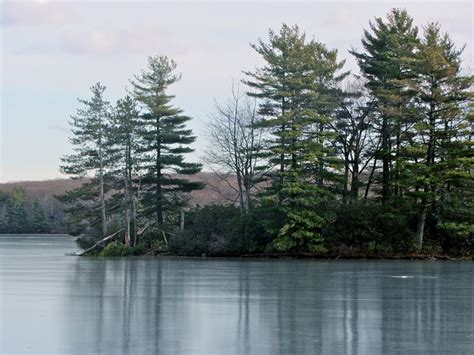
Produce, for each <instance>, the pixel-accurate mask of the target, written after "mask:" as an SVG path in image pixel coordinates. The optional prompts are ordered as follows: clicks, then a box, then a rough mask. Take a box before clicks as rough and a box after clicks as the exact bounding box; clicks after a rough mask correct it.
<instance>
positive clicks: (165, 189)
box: [132, 56, 202, 227]
mask: <svg viewBox="0 0 474 355" xmlns="http://www.w3.org/2000/svg"><path fill="white" fill-rule="evenodd" d="M175 69H176V63H175V62H174V61H173V60H171V59H169V58H167V57H165V56H155V57H149V59H148V68H147V70H145V71H142V73H141V74H140V75H138V76H136V77H135V80H134V81H132V85H133V96H134V98H135V100H136V101H137V102H138V103H139V104H140V105H141V108H142V109H143V113H142V114H141V115H140V118H139V122H138V125H139V129H140V140H139V148H138V151H139V152H140V153H141V154H143V161H142V163H143V169H145V170H146V173H145V175H144V176H143V180H142V182H143V187H144V189H143V206H144V213H145V215H146V216H148V217H152V218H153V219H154V220H155V221H156V224H157V226H158V227H160V226H161V225H163V223H164V222H165V214H167V216H172V214H173V212H176V210H177V209H179V208H181V207H182V206H184V204H185V202H186V200H185V198H184V197H185V196H183V193H187V192H191V191H192V190H195V189H200V188H202V184H201V183H198V182H192V181H190V180H189V179H187V178H185V177H183V176H189V175H193V174H196V173H198V172H199V171H200V170H201V164H197V163H190V162H186V161H185V158H184V157H185V156H184V155H185V154H187V153H191V152H192V151H193V149H192V148H191V147H189V145H190V144H191V143H192V142H194V140H195V137H194V136H193V135H192V131H191V130H190V129H187V128H186V123H187V122H188V121H189V120H190V119H191V117H188V116H185V115H183V111H182V110H181V109H179V108H176V107H174V106H172V105H171V101H172V99H173V98H174V96H172V95H170V94H168V93H167V90H168V87H169V86H170V85H172V84H174V83H176V82H177V81H178V80H179V79H180V77H181V76H180V75H176V74H174V72H175ZM176 174H178V175H176Z"/></svg>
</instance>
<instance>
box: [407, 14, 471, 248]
mask: <svg viewBox="0 0 474 355" xmlns="http://www.w3.org/2000/svg"><path fill="white" fill-rule="evenodd" d="M418 48H419V50H418V53H417V62H416V73H417V80H416V89H417V92H418V95H417V109H418V111H417V113H418V117H419V120H418V122H417V125H416V133H417V137H416V140H415V142H414V144H413V146H412V149H411V153H412V161H411V164H409V165H408V166H407V169H405V175H406V176H407V177H408V178H413V177H416V179H415V182H414V183H412V184H407V185H408V186H407V187H408V188H409V189H410V190H411V191H410V192H412V193H411V195H413V196H414V197H415V198H416V199H418V200H419V221H418V230H417V234H418V243H419V247H420V248H421V247H422V244H423V234H424V224H425V219H426V216H427V213H428V218H429V220H430V221H431V222H432V223H431V224H432V225H433V226H435V225H437V224H438V223H441V224H443V223H444V225H448V224H449V223H451V222H454V221H457V222H461V223H462V222H468V221H469V220H471V222H469V223H470V225H471V229H472V228H473V227H472V226H474V221H473V220H472V218H473V217H474V215H473V214H470V215H468V214H466V213H465V212H462V211H472V207H473V205H472V203H469V201H472V194H473V192H474V191H473V182H474V177H473V175H472V169H473V162H474V153H473V141H472V132H473V130H472V128H473V127H472V121H470V119H469V113H468V112H469V104H470V103H471V104H472V92H470V88H471V86H472V83H473V77H472V76H465V75H463V74H462V72H461V57H460V56H461V53H462V49H461V50H459V49H456V47H455V44H454V42H453V41H452V40H451V39H450V38H449V36H448V35H447V34H443V33H442V32H441V28H440V26H439V25H438V24H437V23H430V24H428V26H426V28H425V31H424V36H423V39H422V41H421V43H420V45H419V47H418ZM466 112H467V113H468V114H466ZM409 181H410V180H409ZM413 191H414V193H413ZM449 210H451V211H450V212H448V211H449ZM453 211H457V213H458V214H459V216H462V215H463V216H464V217H461V218H458V217H454V216H455V215H456V213H453ZM446 212H447V213H446ZM453 217H454V218H453ZM451 226H453V227H454V225H452V224H451Z"/></svg>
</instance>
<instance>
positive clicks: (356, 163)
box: [331, 80, 379, 203]
mask: <svg viewBox="0 0 474 355" xmlns="http://www.w3.org/2000/svg"><path fill="white" fill-rule="evenodd" d="M362 85H363V84H362V82H360V81H354V80H353V81H350V82H349V83H348V85H347V88H346V91H345V93H344V96H343V98H342V99H341V104H340V107H339V108H338V109H337V110H336V116H335V119H334V122H333V123H331V126H332V128H333V129H334V131H335V132H336V133H337V136H336V138H335V139H334V141H333V144H334V146H335V148H336V151H337V152H338V153H339V154H340V155H341V157H342V159H343V161H344V184H343V193H342V196H343V202H344V203H347V202H348V200H349V198H350V201H352V202H354V201H356V200H357V199H358V198H359V190H360V188H361V187H362V186H363V183H362V181H361V178H360V177H361V175H362V174H363V173H364V172H365V171H367V170H368V168H369V164H371V162H372V161H373V163H372V172H371V174H370V175H369V178H368V179H367V180H368V181H367V182H366V188H368V187H370V183H371V178H370V176H371V175H372V173H373V172H374V171H375V169H376V165H377V164H376V158H375V151H376V150H377V149H378V147H377V146H378V143H379V142H378V139H377V137H376V135H375V134H374V132H373V131H374V127H373V126H374V123H373V121H374V119H375V115H374V102H373V99H372V98H371V97H370V96H369V95H368V93H367V92H366V90H365V89H364V87H363V86H362Z"/></svg>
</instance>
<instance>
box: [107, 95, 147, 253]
mask: <svg viewBox="0 0 474 355" xmlns="http://www.w3.org/2000/svg"><path fill="white" fill-rule="evenodd" d="M138 118H139V112H138V110H137V108H136V103H135V101H134V100H133V99H132V97H131V96H128V95H127V96H125V97H124V98H123V99H120V100H118V101H117V104H116V106H115V108H114V110H113V115H112V124H111V139H110V144H111V146H112V150H113V156H114V170H113V171H112V174H113V176H114V180H115V184H114V190H115V194H114V201H115V203H114V205H116V206H119V207H120V211H121V212H122V213H123V216H124V217H125V243H126V244H131V243H132V242H133V244H135V243H136V239H137V204H138V198H139V197H138V186H139V181H138V180H139V175H140V174H141V171H140V164H139V159H140V154H139V153H138V137H139V131H138Z"/></svg>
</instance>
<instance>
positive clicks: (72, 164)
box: [60, 83, 110, 237]
mask: <svg viewBox="0 0 474 355" xmlns="http://www.w3.org/2000/svg"><path fill="white" fill-rule="evenodd" d="M90 89H91V92H92V97H91V98H90V99H89V100H84V99H79V102H80V103H81V104H82V105H83V107H81V108H79V109H78V110H77V113H76V115H74V116H71V121H70V125H71V129H72V134H73V136H72V137H71V138H70V140H69V141H70V143H71V144H72V145H73V150H74V152H73V153H72V154H69V155H66V156H64V157H63V158H62V159H61V160H62V162H63V165H61V167H60V169H61V171H62V172H63V173H65V174H68V175H72V176H73V177H74V178H80V177H84V176H89V177H92V178H93V179H92V182H91V183H89V184H87V186H83V187H79V188H78V189H79V190H81V191H79V190H78V191H74V192H71V193H69V196H64V199H63V201H66V200H67V201H68V202H69V203H71V204H73V205H74V204H75V203H79V204H81V205H82V204H83V202H84V201H85V202H86V203H89V205H90V202H91V201H92V203H93V205H92V206H90V207H92V208H94V209H98V210H99V213H100V219H99V220H100V225H101V233H102V236H103V237H105V236H106V234H107V216H106V201H105V200H106V198H105V192H106V191H105V190H106V187H105V177H106V172H107V166H108V164H110V159H109V156H108V138H107V134H108V129H109V125H110V105H109V102H108V101H106V100H105V99H104V91H105V86H103V85H101V84H100V83H97V84H95V85H94V86H92V87H91V88H90ZM79 195H80V196H81V198H80V200H81V201H82V202H78V200H77V199H76V198H75V197H77V196H79ZM82 207H83V206H82ZM72 209H75V207H74V206H72Z"/></svg>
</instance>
